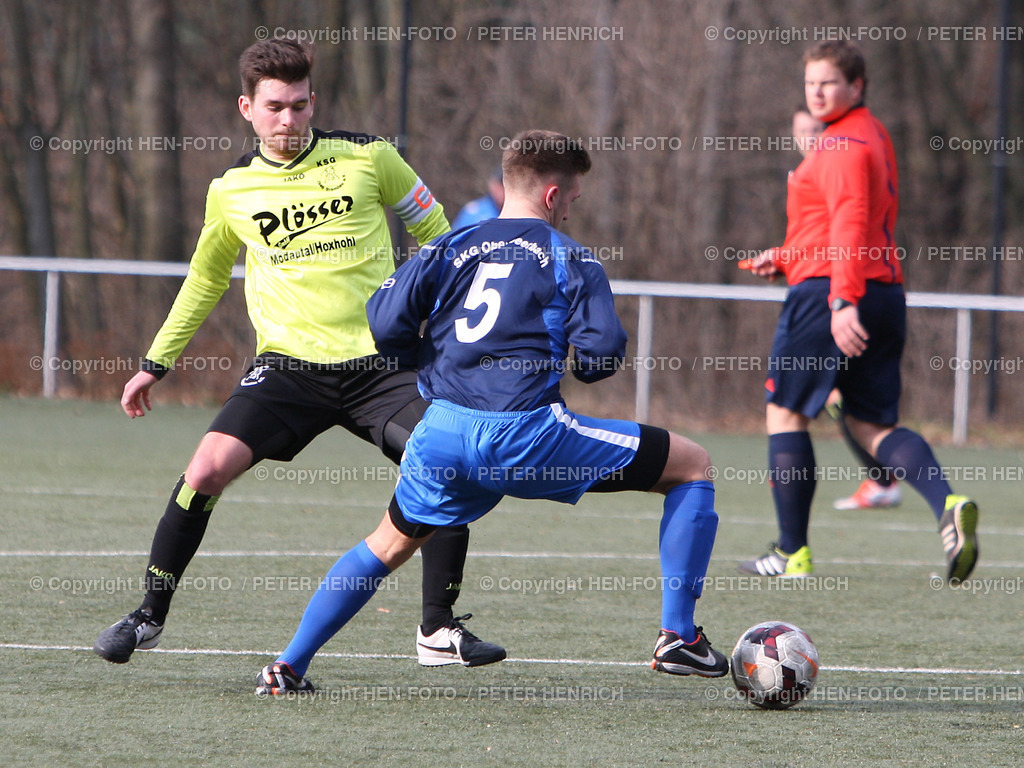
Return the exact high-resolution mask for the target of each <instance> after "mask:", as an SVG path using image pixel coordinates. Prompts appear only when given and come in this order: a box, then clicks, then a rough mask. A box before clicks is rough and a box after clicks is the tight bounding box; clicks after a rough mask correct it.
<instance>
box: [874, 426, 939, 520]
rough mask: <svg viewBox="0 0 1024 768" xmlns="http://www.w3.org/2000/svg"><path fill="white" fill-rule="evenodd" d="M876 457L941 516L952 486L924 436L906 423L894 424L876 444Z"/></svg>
mask: <svg viewBox="0 0 1024 768" xmlns="http://www.w3.org/2000/svg"><path fill="white" fill-rule="evenodd" d="M878 461H879V462H881V463H882V464H885V465H886V466H887V467H891V468H892V469H893V470H895V475H896V477H897V478H898V479H901V480H906V481H907V482H908V483H910V485H911V487H912V488H913V489H914V490H915V491H917V492H918V493H920V494H921V495H922V496H924V500H925V501H926V502H928V506H929V507H931V508H932V512H934V513H935V518H936V519H939V518H941V517H942V513H943V512H944V511H945V509H946V497H947V496H948V495H949V494H951V493H952V492H953V489H952V488H950V487H949V483H948V482H946V478H945V476H944V475H943V472H942V467H941V466H939V462H938V461H936V460H935V454H933V453H932V449H931V448H930V447H929V445H928V443H926V442H925V440H924V438H923V437H921V436H920V435H919V434H917V433H916V432H913V431H911V430H909V429H907V428H906V427H896V429H894V430H893V431H892V432H890V433H889V434H888V435H886V436H885V439H884V440H882V442H880V443H879V444H878Z"/></svg>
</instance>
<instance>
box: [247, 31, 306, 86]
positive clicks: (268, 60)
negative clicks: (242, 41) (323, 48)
mask: <svg viewBox="0 0 1024 768" xmlns="http://www.w3.org/2000/svg"><path fill="white" fill-rule="evenodd" d="M312 72H313V51H312V49H310V48H307V47H305V46H302V45H299V44H298V43H296V42H294V41H292V40H281V39H274V40H261V41H260V42H258V43H254V44H253V45H250V46H249V47H248V48H246V49H245V51H243V52H242V55H241V56H240V57H239V59H238V73H239V74H240V75H241V77H242V93H243V94H244V95H245V96H248V97H249V98H252V97H253V95H254V94H255V93H256V86H257V85H259V82H260V81H261V80H267V79H269V80H280V81H281V82H283V83H297V82H299V81H301V80H307V79H309V78H310V75H311V74H312ZM310 88H312V83H310Z"/></svg>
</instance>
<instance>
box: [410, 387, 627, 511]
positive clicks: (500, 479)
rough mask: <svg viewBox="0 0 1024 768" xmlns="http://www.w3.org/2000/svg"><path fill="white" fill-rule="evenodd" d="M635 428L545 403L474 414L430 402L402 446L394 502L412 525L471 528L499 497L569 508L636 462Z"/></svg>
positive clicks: (448, 404) (438, 402)
mask: <svg viewBox="0 0 1024 768" xmlns="http://www.w3.org/2000/svg"><path fill="white" fill-rule="evenodd" d="M639 445H640V425H639V424H637V423H636V422H632V421H618V420H611V419H595V418H591V417H588V416H580V415H578V414H574V413H572V412H570V411H568V410H567V409H566V408H565V407H564V406H563V405H560V404H557V403H555V404H552V405H549V406H544V407H543V408H538V409H537V410H534V411H520V412H514V413H503V412H493V411H477V410H472V409H469V408H463V407H461V406H458V405H454V404H452V403H448V402H445V401H441V400H435V401H434V402H432V403H431V404H430V407H428V408H427V412H426V414H424V416H423V419H422V421H420V423H419V424H418V425H417V426H416V429H415V430H414V431H413V433H412V437H410V438H409V442H408V443H407V444H406V447H405V456H404V457H403V458H402V464H401V477H400V478H399V480H398V485H397V486H396V487H395V500H396V501H397V503H398V505H399V507H400V508H401V511H402V514H403V515H404V517H405V518H406V520H408V521H409V522H411V523H417V524H427V525H439V526H450V525H460V524H463V523H470V522H472V521H474V520H476V519H478V518H480V517H482V516H483V515H485V514H486V513H487V512H489V511H490V510H492V509H493V508H494V507H495V506H496V505H497V503H498V502H499V501H501V499H502V497H503V496H514V497H517V498H521V499H550V500H552V501H561V502H565V503H568V504H575V503H576V502H577V501H579V499H580V497H581V496H582V495H583V494H584V493H586V492H587V491H588V490H591V489H592V487H593V486H594V485H595V484H599V483H603V482H606V481H608V480H609V479H612V480H614V478H615V477H616V476H617V475H618V474H621V470H623V468H625V467H626V466H628V465H629V464H630V462H632V461H633V459H634V457H635V456H636V452H637V448H638V447H639Z"/></svg>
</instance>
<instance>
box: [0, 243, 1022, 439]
mask: <svg viewBox="0 0 1024 768" xmlns="http://www.w3.org/2000/svg"><path fill="white" fill-rule="evenodd" d="M0 270H9V271H22V272H45V273H46V301H45V309H44V323H43V355H42V358H43V360H44V361H46V360H53V359H56V356H57V338H58V335H57V332H58V328H59V325H60V276H61V274H62V273H65V272H69V273H77V274H107V275H149V276H159V277H184V276H185V275H186V274H187V272H188V264H185V263H178V262H154V261H127V260H120V259H68V258H52V257H40V256H0ZM243 276H244V268H243V267H242V266H241V265H236V266H235V267H234V268H233V269H232V271H231V277H232V278H241V277H243ZM611 285H612V291H613V292H615V293H616V294H617V295H620V296H637V297H639V317H638V320H637V357H638V358H640V359H647V358H650V357H651V356H652V353H653V347H654V299H655V298H676V299H721V300H725V301H776V302H779V301H782V300H783V299H784V298H785V296H786V289H785V288H772V287H755V286H740V285H718V284H713V283H663V282H647V281H638V280H612V281H611ZM907 306H908V307H919V308H927V309H952V310H956V351H955V355H956V359H957V360H959V361H965V362H967V361H970V360H971V312H972V311H983V312H1024V297H1018V296H987V295H983V294H945V293H922V292H916V291H915V292H911V293H908V294H907ZM53 368H54V367H53V366H49V365H45V364H44V365H43V366H42V369H43V396H44V397H53V395H54V394H55V392H56V386H57V382H56V371H55V370H54V369H53ZM970 376H971V370H970V366H969V365H960V366H957V367H956V370H955V371H954V375H953V442H954V443H955V444H957V445H962V444H963V443H964V442H966V440H967V428H968V395H969V392H970ZM650 395H651V371H650V370H649V369H648V368H647V367H646V366H642V365H641V366H637V372H636V404H635V412H636V416H635V418H636V420H637V421H647V419H648V417H649V415H650V406H651V400H650Z"/></svg>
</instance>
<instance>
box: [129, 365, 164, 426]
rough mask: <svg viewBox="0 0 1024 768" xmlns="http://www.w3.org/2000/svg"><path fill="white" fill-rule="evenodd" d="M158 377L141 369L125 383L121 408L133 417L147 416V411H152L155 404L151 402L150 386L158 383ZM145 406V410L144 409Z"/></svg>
mask: <svg viewBox="0 0 1024 768" xmlns="http://www.w3.org/2000/svg"><path fill="white" fill-rule="evenodd" d="M156 382H157V378H156V376H154V375H153V374H152V373H149V372H148V371H139V372H138V373H136V374H135V375H134V376H132V377H131V379H129V380H128V383H127V384H125V385H124V393H123V394H122V395H121V408H122V409H124V412H125V413H127V414H128V415H129V416H131V417H132V418H133V419H134V418H135V417H136V416H145V415H146V411H152V410H153V406H152V405H151V404H150V402H149V388H150V387H152V386H153V385H154V384H156ZM143 406H145V410H143Z"/></svg>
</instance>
